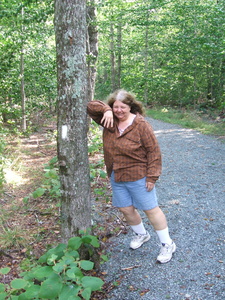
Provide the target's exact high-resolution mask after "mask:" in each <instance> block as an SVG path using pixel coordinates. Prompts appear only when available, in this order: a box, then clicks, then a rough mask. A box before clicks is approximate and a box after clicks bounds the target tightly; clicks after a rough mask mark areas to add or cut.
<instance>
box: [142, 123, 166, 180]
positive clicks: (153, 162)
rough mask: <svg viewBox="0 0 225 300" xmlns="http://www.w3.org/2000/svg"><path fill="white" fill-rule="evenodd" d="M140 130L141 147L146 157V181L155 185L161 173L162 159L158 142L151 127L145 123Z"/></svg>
mask: <svg viewBox="0 0 225 300" xmlns="http://www.w3.org/2000/svg"><path fill="white" fill-rule="evenodd" d="M144 123H145V124H144V128H142V135H141V140H142V145H143V147H144V148H145V151H146V157H147V176H146V177H147V179H146V180H147V181H148V182H152V183H155V182H156V181H157V180H158V179H159V176H160V174H161V172H162V157H161V151H160V147H159V144H158V141H157V139H156V137H155V134H154V132H153V129H152V127H151V125H150V124H149V123H148V122H147V121H146V122H144Z"/></svg>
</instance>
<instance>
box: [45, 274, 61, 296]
mask: <svg viewBox="0 0 225 300" xmlns="http://www.w3.org/2000/svg"><path fill="white" fill-rule="evenodd" d="M62 286H63V284H62V282H61V279H60V277H59V275H58V274H52V275H51V277H49V278H48V279H46V280H45V281H44V282H43V283H42V285H41V287H40V291H39V298H44V299H54V298H58V295H59V294H60V291H61V289H62Z"/></svg>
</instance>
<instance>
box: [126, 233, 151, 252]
mask: <svg viewBox="0 0 225 300" xmlns="http://www.w3.org/2000/svg"><path fill="white" fill-rule="evenodd" d="M148 240H150V234H149V233H148V232H147V231H146V234H135V236H134V238H133V239H132V241H131V242H130V248H132V249H137V248H139V247H141V246H142V245H143V244H144V243H145V242H147V241H148Z"/></svg>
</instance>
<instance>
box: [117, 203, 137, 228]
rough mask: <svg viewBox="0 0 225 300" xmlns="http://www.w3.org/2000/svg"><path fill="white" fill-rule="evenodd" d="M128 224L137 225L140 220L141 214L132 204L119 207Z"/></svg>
mask: <svg viewBox="0 0 225 300" xmlns="http://www.w3.org/2000/svg"><path fill="white" fill-rule="evenodd" d="M119 211H121V212H122V213H123V215H124V218H125V219H126V221H127V223H128V224H129V225H138V224H140V223H141V222H142V220H141V216H140V215H139V213H138V211H137V210H136V209H135V208H134V207H133V206H128V207H119Z"/></svg>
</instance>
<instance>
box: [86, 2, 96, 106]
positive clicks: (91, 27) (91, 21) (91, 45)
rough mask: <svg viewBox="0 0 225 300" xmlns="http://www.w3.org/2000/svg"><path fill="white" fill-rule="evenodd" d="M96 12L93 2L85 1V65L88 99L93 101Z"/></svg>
mask: <svg viewBox="0 0 225 300" xmlns="http://www.w3.org/2000/svg"><path fill="white" fill-rule="evenodd" d="M96 18H97V12H96V7H95V0H90V1H87V23H88V30H87V58H88V59H87V65H88V95H89V96H88V98H89V100H90V101H91V100H93V98H94V92H95V79H96V74H97V67H96V64H97V59H98V29H97V25H96Z"/></svg>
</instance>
